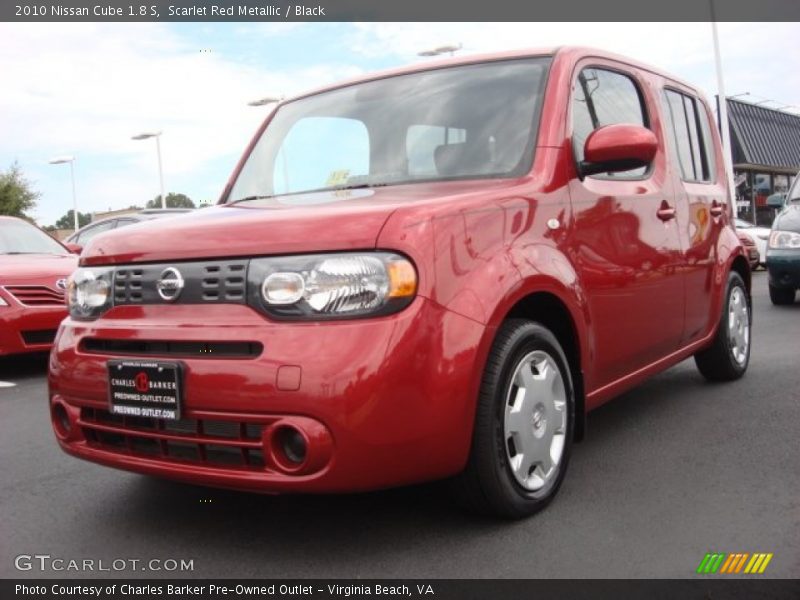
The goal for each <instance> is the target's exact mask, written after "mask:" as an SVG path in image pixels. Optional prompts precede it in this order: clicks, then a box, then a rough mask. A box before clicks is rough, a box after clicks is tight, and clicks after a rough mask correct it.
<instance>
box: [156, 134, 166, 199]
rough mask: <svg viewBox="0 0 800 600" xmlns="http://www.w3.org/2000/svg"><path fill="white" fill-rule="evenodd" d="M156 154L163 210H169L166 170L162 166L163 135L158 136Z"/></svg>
mask: <svg viewBox="0 0 800 600" xmlns="http://www.w3.org/2000/svg"><path fill="white" fill-rule="evenodd" d="M156 154H157V155H158V185H159V187H160V188H161V208H167V196H166V194H165V193H164V168H163V166H162V164H161V134H159V135H157V136H156Z"/></svg>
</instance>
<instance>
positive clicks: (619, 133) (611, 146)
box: [578, 124, 658, 179]
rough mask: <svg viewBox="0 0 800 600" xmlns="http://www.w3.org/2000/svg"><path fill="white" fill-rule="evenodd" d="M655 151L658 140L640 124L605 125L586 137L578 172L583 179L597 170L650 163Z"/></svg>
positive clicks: (630, 167)
mask: <svg viewBox="0 0 800 600" xmlns="http://www.w3.org/2000/svg"><path fill="white" fill-rule="evenodd" d="M657 150H658V140H657V139H656V136H655V134H654V133H653V132H652V131H650V130H649V129H647V128H645V127H642V126H640V125H625V124H621V125H607V126H605V127H600V128H599V129H595V130H594V131H593V132H592V133H590V134H589V137H588V138H586V143H585V144H584V146H583V160H582V161H581V162H580V163H579V164H578V173H579V175H580V177H581V179H583V178H584V177H586V176H587V175H595V174H597V173H614V172H617V171H629V170H631V169H638V168H640V167H646V166H647V165H649V164H650V163H651V162H652V161H653V158H654V157H655V155H656V151H657Z"/></svg>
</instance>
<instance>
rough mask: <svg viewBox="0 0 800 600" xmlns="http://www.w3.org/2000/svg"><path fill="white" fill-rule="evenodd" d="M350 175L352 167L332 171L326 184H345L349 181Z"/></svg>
mask: <svg viewBox="0 0 800 600" xmlns="http://www.w3.org/2000/svg"><path fill="white" fill-rule="evenodd" d="M349 177H350V169H341V170H339V171H331V173H330V175H328V181H326V182H325V185H327V186H331V185H344V184H345V183H347V180H348V179H349Z"/></svg>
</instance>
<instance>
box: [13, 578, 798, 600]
mask: <svg viewBox="0 0 800 600" xmlns="http://www.w3.org/2000/svg"><path fill="white" fill-rule="evenodd" d="M798 597H800V581H799V580H796V579H795V580H789V579H783V580H781V579H762V578H760V577H758V578H755V577H748V576H737V577H726V578H722V577H719V578H711V577H702V578H698V579H690V580H678V579H663V580H609V579H605V580H591V579H577V580H563V579H561V580H559V579H553V580H523V579H501V580H497V579H481V580H453V579H431V580H421V579H407V580H360V579H356V580H312V579H309V580H233V579H221V580H211V579H193V580H190V579H174V580H159V579H150V580H123V579H105V580H104V579H95V580H69V579H64V580H53V579H49V580H48V579H38V580H19V579H6V580H3V582H2V584H0V598H3V599H4V600H11V599H15V600H16V599H23V598H28V599H36V600H87V599H91V598H94V599H99V600H131V599H133V598H137V599H138V598H144V599H148V600H162V599H170V600H190V599H194V600H221V599H226V598H228V599H235V600H248V599H252V600H284V599H291V600H297V599H299V598H316V599H317V600H365V599H369V600H375V599H390V598H391V599H393V600H397V599H400V598H412V599H414V600H420V599H424V598H430V599H432V600H485V599H495V598H497V599H507V600H512V599H513V600H525V599H528V598H530V599H534V598H536V599H537V600H538V599H547V598H558V599H559V600H571V599H576V600H578V599H581V600H584V599H589V598H602V599H605V598H609V599H611V598H613V599H614V600H620V599H622V598H624V599H633V598H647V599H648V600H658V599H662V598H663V599H665V600H666V599H670V600H672V599H674V598H681V599H682V600H692V599H697V600H701V599H702V600H705V599H707V598H713V599H714V600H725V599H728V598H748V599H750V598H771V599H773V600H782V599H784V598H785V599H787V600H790V599H791V600H796V599H797V598H798Z"/></svg>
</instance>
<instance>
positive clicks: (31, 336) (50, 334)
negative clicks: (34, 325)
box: [21, 329, 57, 346]
mask: <svg viewBox="0 0 800 600" xmlns="http://www.w3.org/2000/svg"><path fill="white" fill-rule="evenodd" d="M56 331H57V330H55V329H37V330H35V331H22V332H21V334H22V341H23V342H25V345H26V346H34V345H36V344H52V343H53V342H54V341H55V339H56Z"/></svg>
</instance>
